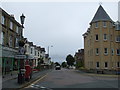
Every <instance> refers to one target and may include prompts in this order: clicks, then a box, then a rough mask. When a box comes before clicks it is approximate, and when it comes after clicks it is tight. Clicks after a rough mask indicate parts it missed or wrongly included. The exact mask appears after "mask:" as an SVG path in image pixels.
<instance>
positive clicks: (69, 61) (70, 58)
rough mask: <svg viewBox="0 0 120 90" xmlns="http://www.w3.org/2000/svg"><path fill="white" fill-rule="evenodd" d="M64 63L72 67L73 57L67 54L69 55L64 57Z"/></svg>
mask: <svg viewBox="0 0 120 90" xmlns="http://www.w3.org/2000/svg"><path fill="white" fill-rule="evenodd" d="M66 61H67V64H68V65H69V66H73V65H74V62H75V59H74V57H73V56H72V55H71V54H69V55H68V56H67V57H66Z"/></svg>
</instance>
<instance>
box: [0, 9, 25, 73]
mask: <svg viewBox="0 0 120 90" xmlns="http://www.w3.org/2000/svg"><path fill="white" fill-rule="evenodd" d="M0 11H1V13H0V49H1V51H2V52H1V57H0V60H1V61H2V62H1V63H2V70H3V72H9V71H10V70H13V69H15V68H17V63H16V59H15V56H16V55H17V53H18V41H19V40H20V39H22V38H23V27H22V26H21V24H20V23H19V22H17V21H16V20H15V18H14V15H9V14H8V13H7V12H5V11H4V10H3V9H2V8H0Z"/></svg>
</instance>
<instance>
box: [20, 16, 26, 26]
mask: <svg viewBox="0 0 120 90" xmlns="http://www.w3.org/2000/svg"><path fill="white" fill-rule="evenodd" d="M20 20H21V24H22V27H23V24H24V21H25V16H24V14H22V16H20Z"/></svg>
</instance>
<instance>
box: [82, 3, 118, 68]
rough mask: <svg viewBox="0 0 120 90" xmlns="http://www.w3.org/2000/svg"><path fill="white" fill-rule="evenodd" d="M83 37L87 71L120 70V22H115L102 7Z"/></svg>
mask: <svg viewBox="0 0 120 90" xmlns="http://www.w3.org/2000/svg"><path fill="white" fill-rule="evenodd" d="M83 37H84V57H85V61H84V65H85V68H86V69H97V70H98V69H103V70H115V69H117V68H120V22H119V21H117V22H114V21H113V20H112V19H111V18H110V17H109V15H108V14H107V13H106V11H105V10H104V8H103V7H102V6H101V5H100V6H99V8H98V10H97V12H96V14H95V16H94V17H93V19H92V21H91V22H90V27H89V28H88V30H87V32H85V33H84V34H83Z"/></svg>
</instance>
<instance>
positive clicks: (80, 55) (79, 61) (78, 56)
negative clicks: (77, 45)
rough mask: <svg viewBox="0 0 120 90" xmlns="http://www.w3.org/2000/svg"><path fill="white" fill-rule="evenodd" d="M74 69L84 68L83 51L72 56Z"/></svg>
mask: <svg viewBox="0 0 120 90" xmlns="http://www.w3.org/2000/svg"><path fill="white" fill-rule="evenodd" d="M74 58H75V62H76V68H77V69H78V68H80V67H84V49H80V50H78V52H76V53H75V55H74Z"/></svg>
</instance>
